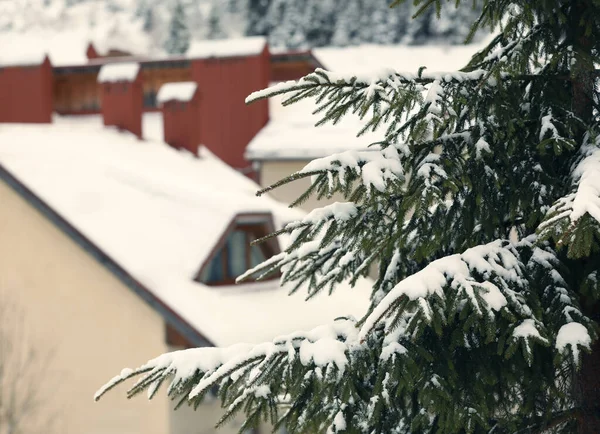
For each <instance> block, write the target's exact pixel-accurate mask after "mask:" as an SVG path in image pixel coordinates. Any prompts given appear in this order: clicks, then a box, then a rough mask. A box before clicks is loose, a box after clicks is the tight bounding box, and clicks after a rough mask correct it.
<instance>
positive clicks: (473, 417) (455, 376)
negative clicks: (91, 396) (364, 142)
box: [98, 0, 600, 434]
mask: <svg viewBox="0 0 600 434" xmlns="http://www.w3.org/2000/svg"><path fill="white" fill-rule="evenodd" d="M396 3H398V2H396ZM415 3H416V5H417V7H422V8H421V9H420V11H421V13H423V14H427V13H430V12H428V11H430V10H431V8H437V10H438V11H440V10H441V12H442V14H443V13H444V12H445V9H441V6H442V2H441V1H435V0H416V1H415ZM458 3H459V6H460V8H464V7H470V5H471V3H472V2H471V1H459V2H458ZM482 3H483V5H482V6H483V8H482V9H481V13H480V17H479V18H478V19H477V21H476V23H475V27H477V26H479V27H482V26H484V27H495V28H496V29H498V28H499V29H500V30H499V33H498V34H497V36H496V37H495V38H494V39H493V40H492V41H491V42H490V43H489V45H488V46H487V47H486V48H484V49H483V50H482V51H480V52H478V53H476V54H475V55H474V57H473V58H472V60H471V61H470V63H469V64H468V65H467V66H466V67H465V68H464V69H462V70H461V71H457V72H453V73H443V74H434V73H429V72H428V71H427V69H424V68H421V69H419V70H418V71H412V72H411V73H400V72H395V73H391V74H390V75H385V76H383V75H379V76H374V77H372V78H369V77H363V76H361V77H360V78H357V77H355V76H352V75H348V76H343V75H340V74H335V75H333V74H332V75H330V74H329V73H328V72H326V71H323V70H317V71H316V72H315V73H313V74H310V75H309V76H307V77H305V78H304V79H302V80H299V81H298V82H296V83H282V84H280V85H277V86H275V87H273V88H272V89H270V90H266V91H262V92H257V93H255V94H253V95H251V96H250V97H249V101H254V100H256V99H260V98H265V97H269V96H273V95H277V94H287V95H288V99H287V100H286V102H285V103H286V104H291V103H294V102H297V101H299V100H301V99H304V98H313V99H316V101H317V103H318V106H319V108H320V110H319V111H318V113H319V114H320V115H321V116H322V119H323V120H322V122H323V123H324V122H334V123H335V122H336V121H337V120H339V119H340V118H341V117H343V116H346V115H350V114H351V113H357V114H358V115H360V116H362V117H363V118H364V121H365V128H364V130H365V131H366V130H372V129H376V128H380V129H382V130H383V131H384V132H385V139H384V140H383V141H381V142H380V143H376V144H373V146H372V147H371V148H370V150H368V151H362V152H360V151H348V152H344V153H341V154H336V155H333V156H330V157H326V158H321V159H317V160H315V161H313V162H311V163H310V164H309V165H308V166H306V167H305V168H304V169H303V170H301V171H300V172H298V173H295V174H293V175H291V176H290V177H288V178H287V179H284V180H282V181H281V182H279V183H277V184H276V185H275V186H273V187H277V186H278V185H282V184H285V183H288V182H292V181H293V180H295V179H298V178H302V177H309V178H310V179H311V183H312V184H311V187H310V189H309V190H308V191H307V192H306V193H305V194H303V195H302V196H301V197H299V198H298V201H297V202H296V203H300V202H302V201H303V200H305V199H306V198H307V197H308V196H309V195H317V196H319V197H331V196H332V195H333V194H334V193H338V194H342V195H343V196H344V197H345V199H346V202H344V203H335V204H333V205H329V206H326V207H324V208H321V209H319V210H315V211H314V212H311V213H310V214H308V215H307V216H306V217H305V218H304V219H302V220H301V221H298V222H294V223H291V224H288V225H287V226H286V227H285V228H284V229H283V230H282V231H281V232H282V233H287V234H289V237H290V239H291V245H290V246H289V247H288V248H287V249H286V250H285V251H284V252H283V253H281V254H279V255H277V256H275V257H273V258H272V259H270V260H268V261H267V262H265V263H264V264H262V265H261V266H259V267H257V268H255V269H253V270H250V271H249V272H248V273H247V274H246V275H245V276H244V277H243V278H248V277H259V278H262V277H265V276H267V275H269V274H270V273H276V272H281V278H282V280H283V281H285V282H293V283H296V284H297V285H298V286H297V289H298V290H301V291H306V290H307V288H308V295H309V296H310V297H312V296H314V295H317V294H319V293H320V292H327V291H332V290H335V286H336V284H337V283H339V282H341V281H345V280H347V279H350V280H351V281H355V280H356V279H357V278H359V276H365V275H367V273H368V272H369V268H370V267H371V265H373V264H377V267H378V270H379V274H378V279H377V280H376V282H375V283H374V286H373V294H372V302H371V306H370V309H369V310H368V312H367V313H366V315H365V317H364V318H362V319H360V320H358V321H356V320H354V319H352V318H344V319H339V320H337V321H336V322H335V323H334V324H333V325H324V326H322V327H319V328H317V329H314V330H312V331H309V332H297V333H293V334H291V335H289V336H283V337H279V338H277V339H276V340H275V341H273V342H272V343H265V344H262V345H256V346H253V345H245V346H244V345H242V346H235V347H231V348H229V349H225V350H224V349H219V348H201V349H195V350H188V351H183V352H176V353H171V354H166V355H163V356H160V357H158V358H157V359H155V360H152V361H150V362H148V364H146V365H144V366H142V367H141V368H139V369H137V370H134V371H133V372H128V371H124V372H123V373H122V374H121V375H120V376H118V377H116V378H115V379H114V380H112V381H111V382H110V383H109V384H108V385H107V386H106V387H105V388H104V389H102V390H101V391H100V392H99V395H98V396H100V395H101V394H102V393H104V392H105V391H106V390H109V389H110V388H112V387H114V386H115V385H116V384H118V383H120V382H122V381H124V380H126V379H128V378H131V377H133V376H138V375H141V379H140V381H138V382H137V383H135V385H134V386H133V387H132V389H131V390H130V392H129V393H130V394H131V395H135V394H137V393H139V392H141V391H143V390H145V389H148V390H149V396H150V397H152V396H153V395H154V394H155V393H156V392H157V390H158V386H160V385H161V383H162V382H163V381H165V380H168V379H172V382H171V384H170V386H169V388H168V394H169V395H170V396H171V397H172V398H173V399H178V400H181V402H182V403H186V401H189V403H191V404H193V405H198V404H199V403H200V402H201V401H202V400H203V398H204V397H205V396H206V395H207V394H208V393H209V391H211V390H213V388H215V387H218V388H219V395H220V397H221V399H222V400H223V403H224V406H225V409H226V415H225V417H224V420H228V418H229V417H231V415H232V414H234V413H236V412H238V411H240V410H241V411H243V412H244V413H245V414H246V416H247V424H246V425H244V426H243V427H242V430H243V429H245V428H247V427H248V426H251V425H253V424H256V423H257V422H258V421H259V420H260V419H261V418H266V419H270V421H271V422H272V423H273V424H274V425H275V427H276V428H277V427H279V426H285V427H286V428H287V430H288V431H290V432H292V433H306V432H323V433H324V432H328V433H338V432H339V433H341V432H348V433H361V434H373V433H376V434H389V433H397V434H409V433H410V434H440V433H442V434H454V433H456V434H459V433H460V434H463V433H475V434H490V433H493V434H509V433H510V434H516V433H523V434H524V433H528V434H529V433H553V434H554V433H577V434H597V433H600V375H598V374H599V373H600V345H599V344H598V341H597V337H598V324H597V321H598V320H599V319H600V135H599V133H600V125H599V122H600V119H599V118H598V111H597V106H598V104H599V101H598V93H597V91H596V86H595V84H596V80H597V73H596V71H595V69H594V65H595V64H597V63H598V62H599V61H600V59H598V53H599V50H600V34H599V31H600V3H599V2H597V1H596V0H552V1H548V0H485V1H483V2H482ZM269 190H270V188H269V189H266V190H265V191H263V192H266V191H269Z"/></svg>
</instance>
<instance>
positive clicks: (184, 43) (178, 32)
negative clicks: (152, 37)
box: [164, 1, 190, 54]
mask: <svg viewBox="0 0 600 434" xmlns="http://www.w3.org/2000/svg"><path fill="white" fill-rule="evenodd" d="M189 46H190V31H189V29H188V26H187V23H186V17H185V10H184V8H183V5H182V4H181V2H180V1H177V2H176V3H175V7H174V8H173V12H172V15H171V21H170V22H169V33H168V35H167V40H166V41H165V47H164V48H165V50H166V51H167V53H169V54H184V53H185V52H186V51H187V50H188V48H189Z"/></svg>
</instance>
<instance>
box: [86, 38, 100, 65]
mask: <svg viewBox="0 0 600 434" xmlns="http://www.w3.org/2000/svg"><path fill="white" fill-rule="evenodd" d="M85 55H86V57H87V59H88V61H89V60H94V59H97V58H99V57H100V55H99V54H98V51H96V47H94V44H93V43H92V42H90V43H89V44H88V46H87V50H85Z"/></svg>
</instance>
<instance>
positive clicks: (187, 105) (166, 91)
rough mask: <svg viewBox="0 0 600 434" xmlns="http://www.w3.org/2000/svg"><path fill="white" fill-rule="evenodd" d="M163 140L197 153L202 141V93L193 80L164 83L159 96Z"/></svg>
mask: <svg viewBox="0 0 600 434" xmlns="http://www.w3.org/2000/svg"><path fill="white" fill-rule="evenodd" d="M156 99H157V103H158V105H159V106H160V107H161V113H162V120H163V131H164V141H165V142H166V143H168V144H169V145H171V146H173V147H174V148H177V149H182V148H183V149H187V150H188V151H189V152H191V153H192V154H196V153H197V152H198V146H199V144H200V143H202V142H201V141H200V104H201V101H200V92H198V84H197V83H196V82H194V81H184V82H180V83H167V84H164V85H163V86H162V87H161V88H160V90H159V91H158V95H157V98H156Z"/></svg>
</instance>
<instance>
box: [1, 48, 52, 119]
mask: <svg viewBox="0 0 600 434" xmlns="http://www.w3.org/2000/svg"><path fill="white" fill-rule="evenodd" d="M0 101H1V102H2V103H0V122H23V123H49V122H52V107H53V103H52V67H51V65H50V62H49V61H48V59H47V58H46V60H45V61H44V62H43V63H42V64H41V65H32V66H14V67H2V66H0ZM5 101H10V104H6V103H4V102H5Z"/></svg>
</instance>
